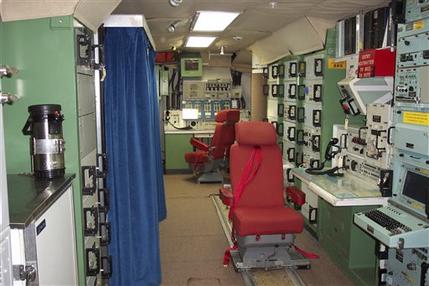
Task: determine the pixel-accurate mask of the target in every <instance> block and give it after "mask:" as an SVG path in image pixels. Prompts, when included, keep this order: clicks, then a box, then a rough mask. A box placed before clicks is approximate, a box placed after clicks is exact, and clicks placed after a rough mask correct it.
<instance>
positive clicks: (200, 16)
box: [192, 11, 240, 32]
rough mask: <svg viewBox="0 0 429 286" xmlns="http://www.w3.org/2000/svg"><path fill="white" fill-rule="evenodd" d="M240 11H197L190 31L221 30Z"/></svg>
mask: <svg viewBox="0 0 429 286" xmlns="http://www.w3.org/2000/svg"><path fill="white" fill-rule="evenodd" d="M238 15H240V13H236V12H215V11H199V12H197V18H196V21H195V25H194V26H193V27H192V31H196V32H221V31H223V30H225V29H226V27H228V26H229V25H230V24H231V23H232V21H234V19H235V18H237V16H238Z"/></svg>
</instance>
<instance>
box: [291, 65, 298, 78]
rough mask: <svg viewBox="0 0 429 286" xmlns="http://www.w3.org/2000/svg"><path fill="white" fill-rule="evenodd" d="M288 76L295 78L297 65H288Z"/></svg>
mask: <svg viewBox="0 0 429 286" xmlns="http://www.w3.org/2000/svg"><path fill="white" fill-rule="evenodd" d="M289 76H290V77H296V76H297V63H296V62H293V63H289Z"/></svg>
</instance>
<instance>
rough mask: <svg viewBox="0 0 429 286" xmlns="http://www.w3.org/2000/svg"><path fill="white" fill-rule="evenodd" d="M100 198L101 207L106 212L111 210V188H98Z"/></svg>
mask: <svg viewBox="0 0 429 286" xmlns="http://www.w3.org/2000/svg"><path fill="white" fill-rule="evenodd" d="M98 199H99V201H100V204H101V207H102V208H103V210H104V212H106V213H107V212H109V209H110V199H109V189H107V188H101V189H98Z"/></svg>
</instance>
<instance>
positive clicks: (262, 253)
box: [231, 234, 311, 271]
mask: <svg viewBox="0 0 429 286" xmlns="http://www.w3.org/2000/svg"><path fill="white" fill-rule="evenodd" d="M294 240H295V237H294V235H293V234H288V235H286V236H283V237H282V235H261V236H260V237H259V238H258V239H256V236H254V235H252V236H244V237H239V238H238V241H237V242H238V249H237V250H232V251H231V257H232V260H233V264H234V268H235V269H236V270H237V271H242V270H249V269H253V268H263V269H265V270H271V269H280V268H286V267H292V268H300V269H310V267H311V264H310V261H309V260H308V259H307V258H305V257H304V256H303V255H302V254H301V253H299V252H297V251H296V250H295V248H294V247H293V242H294Z"/></svg>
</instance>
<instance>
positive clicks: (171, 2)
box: [168, 0, 183, 7]
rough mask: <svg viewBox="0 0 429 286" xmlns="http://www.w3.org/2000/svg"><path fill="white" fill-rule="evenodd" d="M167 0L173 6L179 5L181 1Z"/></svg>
mask: <svg viewBox="0 0 429 286" xmlns="http://www.w3.org/2000/svg"><path fill="white" fill-rule="evenodd" d="M168 2H169V3H170V5H171V6H173V7H179V6H180V5H181V4H182V3H183V0H168Z"/></svg>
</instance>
